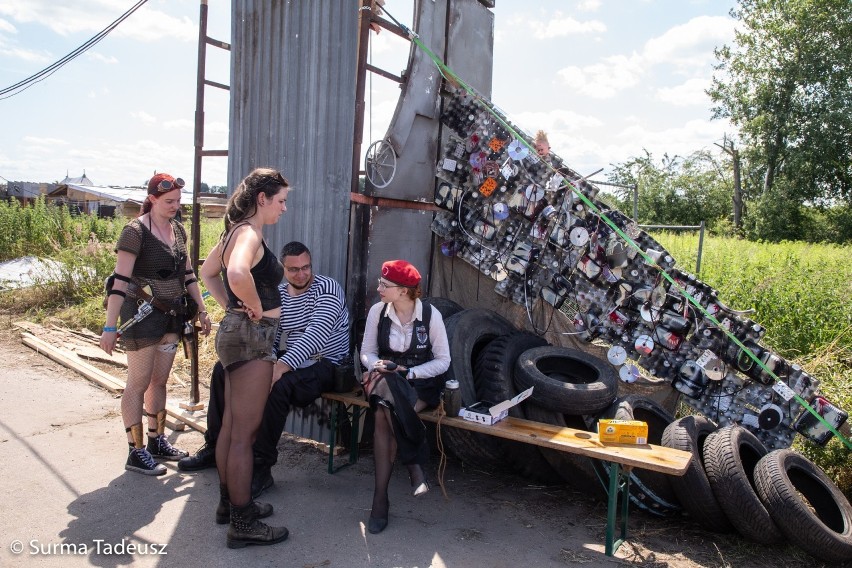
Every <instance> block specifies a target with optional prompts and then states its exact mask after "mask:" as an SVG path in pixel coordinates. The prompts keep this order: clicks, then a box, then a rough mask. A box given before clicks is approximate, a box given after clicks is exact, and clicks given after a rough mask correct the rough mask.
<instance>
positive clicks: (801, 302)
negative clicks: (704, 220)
mask: <svg viewBox="0 0 852 568" xmlns="http://www.w3.org/2000/svg"><path fill="white" fill-rule="evenodd" d="M653 236H654V237H655V238H656V239H657V240H658V241H659V242H660V244H662V245H663V246H664V247H666V249H667V250H668V251H669V252H670V253H671V254H672V256H673V257H674V258H675V259H677V261H678V264H679V265H680V266H681V267H682V268H683V270H686V271H689V272H692V271H693V270H694V267H695V259H696V254H697V250H698V236H697V235H695V234H688V233H655V234H654V235H653ZM703 248H704V250H703V254H702V258H701V273H700V274H699V275H698V276H699V277H700V278H701V280H703V281H704V282H706V283H707V284H709V285H711V286H712V287H714V288H716V289H717V290H719V299H720V300H721V301H722V302H723V303H725V304H726V305H728V306H730V307H731V308H734V309H747V308H753V309H754V310H755V313H754V314H752V315H751V316H750V317H751V318H752V319H754V320H755V321H757V322H759V323H761V324H762V325H764V326H765V327H766V335H765V337H764V341H763V342H764V343H765V344H766V345H767V346H768V347H772V348H773V349H775V350H776V351H778V353H780V354H781V355H783V356H784V357H785V358H787V359H788V360H791V361H795V362H797V363H799V364H800V365H802V367H803V368H804V369H805V370H807V371H808V372H809V373H810V374H811V375H812V376H813V377H815V378H817V379H819V381H820V393H821V394H822V395H824V396H826V397H827V398H828V399H829V400H830V401H832V402H833V403H834V404H835V405H837V406H839V407H840V408H843V409H844V410H845V411H847V412H850V413H852V381H850V377H852V307H850V299H852V262H850V260H852V246H838V245H827V244H810V243H803V242H782V243H777V244H772V243H755V242H749V241H742V240H737V239H732V238H721V237H712V238H709V239H706V238H705V241H704V247H703ZM796 448H797V449H798V450H799V451H801V452H802V453H803V454H804V455H806V456H807V457H808V458H810V459H811V460H813V461H814V462H815V463H817V464H818V465H819V466H820V467H822V468H823V469H824V470H825V471H826V472H827V473H828V474H829V475H830V476H831V477H832V479H834V481H835V483H837V485H838V487H840V488H841V489H842V490H843V492H844V493H846V495H847V496H849V497H850V498H852V451H850V450H849V449H848V448H847V447H846V446H845V445H843V444H842V443H841V442H840V441H839V440H837V439H836V438H834V439H832V440H831V441H830V442H829V443H828V444H827V445H826V446H825V447H819V446H816V445H814V444H811V443H808V442H805V441H803V440H802V439H801V438H800V437H799V438H797V441H796Z"/></svg>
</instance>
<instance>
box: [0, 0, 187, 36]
mask: <svg viewBox="0 0 852 568" xmlns="http://www.w3.org/2000/svg"><path fill="white" fill-rule="evenodd" d="M131 6H132V4H129V3H128V2H126V1H124V0H77V1H75V2H73V3H62V2H56V1H55V0H4V2H3V3H2V4H0V15H2V16H6V17H8V18H10V19H12V20H14V21H17V22H21V23H33V22H36V23H39V24H41V25H43V26H46V27H47V28H49V29H50V30H51V31H53V32H55V33H57V34H59V35H62V36H69V35H72V34H77V33H86V32H91V35H94V33H96V32H99V31H101V30H103V29H104V28H106V27H107V26H108V25H109V24H111V23H112V22H113V21H115V20H116V19H117V18H118V17H120V16H121V15H122V14H124V13H125V12H127V10H128V9H129V8H130V7H131ZM111 34H114V35H115V36H123V37H129V38H133V39H136V40H141V41H147V42H153V41H162V40H169V41H183V42H197V41H198V23H197V22H196V21H192V20H190V19H189V18H187V17H182V18H177V17H174V16H171V15H169V14H167V13H165V12H162V11H159V10H156V9H153V8H151V7H150V6H149V5H144V6H142V7H141V8H139V9H138V10H137V11H136V12H134V13H133V14H132V15H131V16H130V17H129V18H127V19H126V20H125V21H123V22H122V23H121V24H119V25H118V27H116V28H115V30H114V31H113V32H111Z"/></svg>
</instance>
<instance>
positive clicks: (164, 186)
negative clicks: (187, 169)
mask: <svg viewBox="0 0 852 568" xmlns="http://www.w3.org/2000/svg"><path fill="white" fill-rule="evenodd" d="M185 185H186V182H185V181H183V178H175V180H174V181H169V180H167V179H164V180H162V181H161V182H160V183H158V184H157V191H159V192H160V193H165V192H167V191H171V190H173V189H182V188H183V187H184V186H185Z"/></svg>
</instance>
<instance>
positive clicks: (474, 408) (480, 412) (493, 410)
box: [459, 387, 533, 426]
mask: <svg viewBox="0 0 852 568" xmlns="http://www.w3.org/2000/svg"><path fill="white" fill-rule="evenodd" d="M532 391H533V387H530V388H528V389H527V390H525V391H523V392H521V393H518V394H517V395H516V396H514V397H512V398H511V399H509V400H504V401H503V402H501V403H499V404H492V403H490V402H485V401H481V402H477V403H476V404H471V405H470V406H468V407H467V408H462V410H461V412H460V413H459V414H460V416H461V417H462V418H464V419H465V420H469V421H471V422H479V423H480V424H485V425H486V426H491V425H492V424H496V423H497V422H500V421H501V420H503V419H504V418H506V417H507V416H508V415H509V409H510V408H512V407H513V406H515V405H516V404H518V403H520V402H522V401H524V400H526V399H527V398H528V397H529V396H530V395H531V394H532Z"/></svg>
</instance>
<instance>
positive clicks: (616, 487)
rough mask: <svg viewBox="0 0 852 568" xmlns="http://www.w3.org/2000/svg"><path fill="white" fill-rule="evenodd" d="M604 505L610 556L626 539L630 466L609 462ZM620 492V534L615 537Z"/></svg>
mask: <svg viewBox="0 0 852 568" xmlns="http://www.w3.org/2000/svg"><path fill="white" fill-rule="evenodd" d="M608 493H609V494H608V496H607V507H606V549H605V552H606V555H607V556H612V555H613V554H615V551H616V550H618V548H619V547H620V546H621V545H622V543H624V541H625V540H627V512H628V507H629V505H630V468H629V467H628V468H625V469H622V468H621V464H618V463H614V462H610V464H609V492H608ZM619 493H621V535H620V536H619V538H618V539H617V540H616V539H615V527H616V520H617V517H618V495H619Z"/></svg>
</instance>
